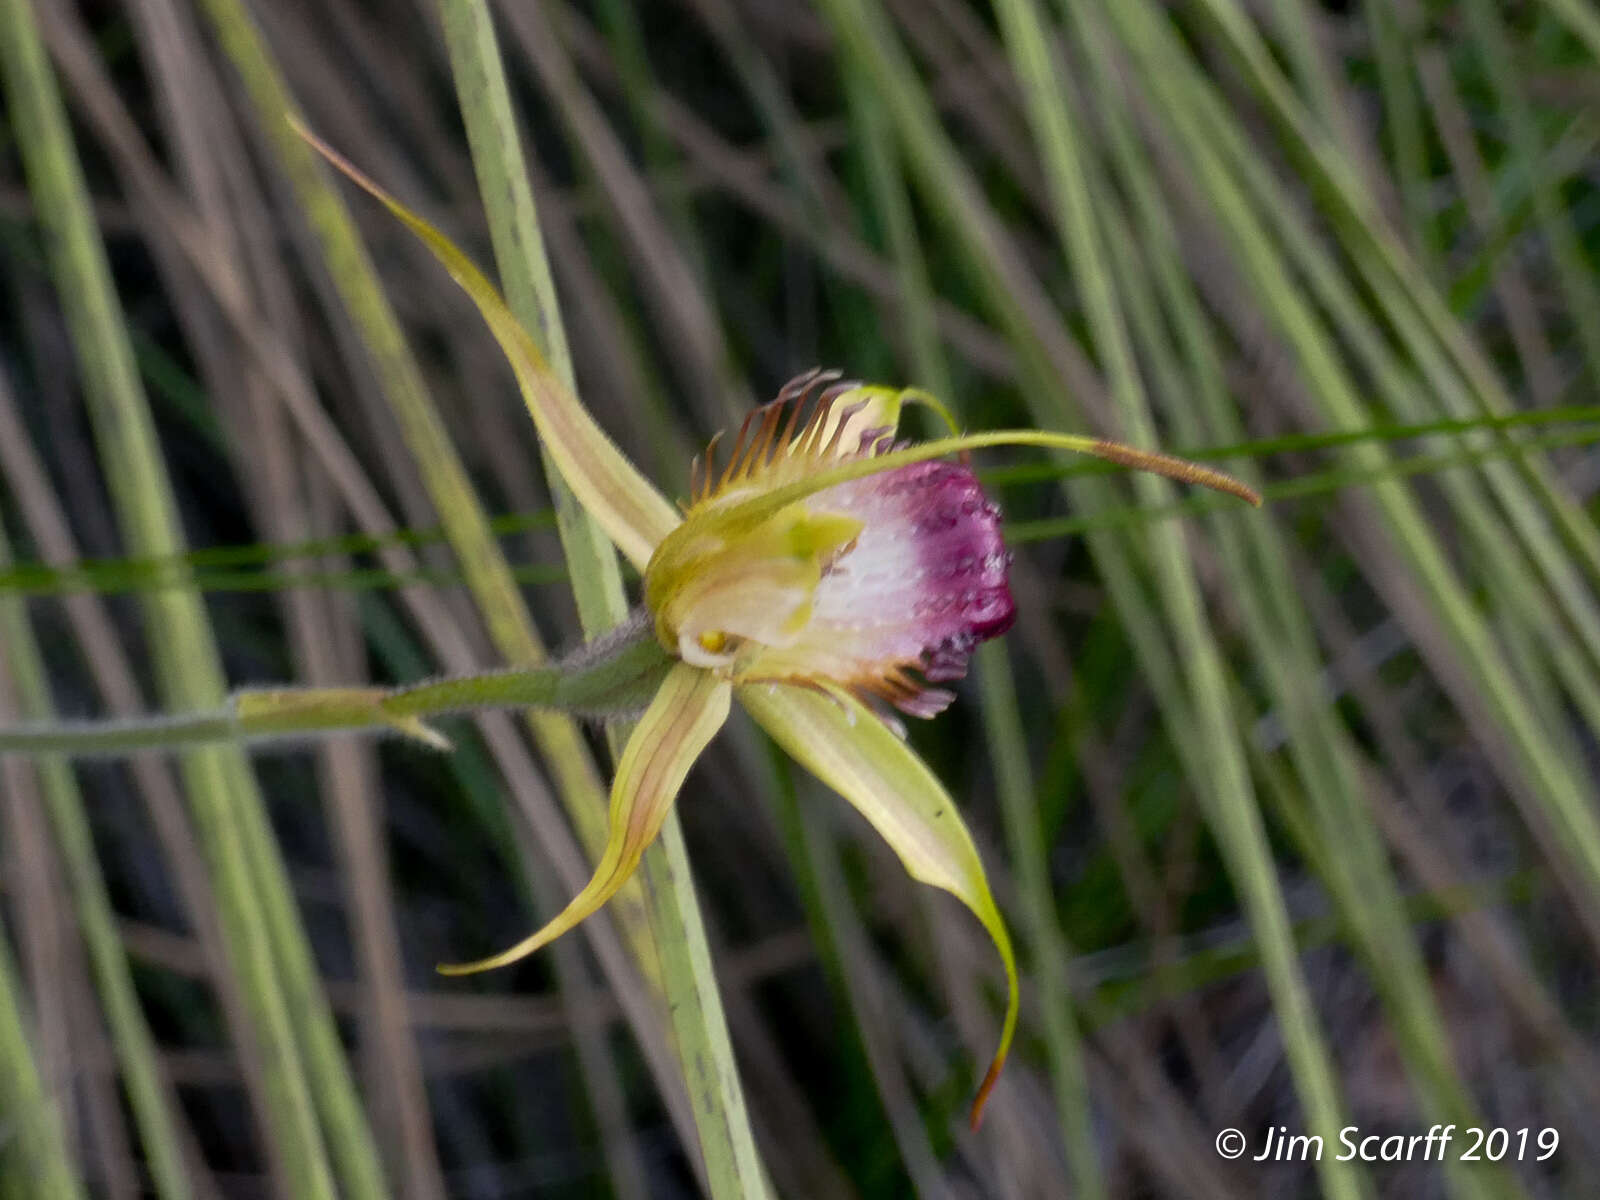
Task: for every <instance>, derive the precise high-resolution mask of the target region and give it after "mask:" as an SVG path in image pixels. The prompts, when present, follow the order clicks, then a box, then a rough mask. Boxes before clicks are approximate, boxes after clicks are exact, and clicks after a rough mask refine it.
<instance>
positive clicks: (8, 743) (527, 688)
mask: <svg viewBox="0 0 1600 1200" xmlns="http://www.w3.org/2000/svg"><path fill="white" fill-rule="evenodd" d="M671 665H672V659H671V658H669V657H668V655H667V653H666V651H664V650H663V649H662V648H661V644H660V643H659V642H658V641H657V640H656V638H655V635H654V633H653V632H652V629H651V623H650V620H649V618H648V615H647V614H645V613H644V612H643V611H642V610H641V611H639V612H636V613H634V614H633V615H631V616H630V617H629V618H628V620H626V621H624V622H623V623H622V624H621V625H619V626H618V627H617V628H616V629H614V630H612V631H611V632H610V633H607V634H606V635H604V636H603V637H599V638H596V639H595V640H594V641H592V642H588V643H586V644H585V645H583V646H581V647H579V648H578V649H577V650H575V651H573V652H572V653H571V654H569V655H568V656H567V657H565V658H563V659H561V660H560V661H559V662H555V663H551V664H548V665H545V666H539V667H530V668H521V669H514V670H503V671H490V672H485V673H482V674H475V675H456V676H449V677H445V678H439V679H428V680H424V681H422V682H421V683H414V684H407V685H405V686H404V687H398V688H378V687H351V688H241V689H240V690H238V691H236V692H234V693H233V694H232V695H230V696H229V697H228V702H227V705H226V707H224V708H222V709H219V710H217V711H214V712H203V713H179V714H175V715H171V716H155V717H139V718H134V719H131V720H125V721H67V722H60V723H50V724H27V725H15V726H12V727H10V728H0V754H64V755H67V756H69V757H74V758H95V757H108V756H116V755H123V754H131V753H136V752H139V751H143V750H170V749H173V748H178V747H188V746H195V745H201V744H205V743H215V742H227V741H245V742H262V741H275V740H283V739H294V740H300V739H306V738H313V737H319V736H326V735H330V734H335V733H355V732H362V731H367V732H372V733H400V734H404V735H406V736H408V737H412V738H415V739H416V740H418V741H422V742H426V743H427V744H428V745H431V746H434V747H436V748H439V749H449V746H450V743H449V742H448V741H447V740H446V739H445V738H444V737H442V736H441V735H440V734H439V733H437V732H436V731H435V730H433V729H432V728H430V727H429V726H428V725H426V724H424V720H425V719H426V718H429V717H437V716H444V715H446V714H449V713H464V712H481V711H484V710H488V709H497V708H550V709H559V710H561V711H563V712H568V713H574V714H577V715H580V716H588V717H594V718H597V719H606V718H614V717H624V716H635V715H637V714H638V713H639V712H641V711H642V710H643V709H644V707H645V706H646V705H647V704H648V703H649V701H650V697H651V696H653V695H654V694H655V692H656V689H657V688H658V687H659V686H660V684H661V681H662V679H663V678H665V675H666V672H667V670H668V668H669V667H670V666H671Z"/></svg>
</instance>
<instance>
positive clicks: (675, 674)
mask: <svg viewBox="0 0 1600 1200" xmlns="http://www.w3.org/2000/svg"><path fill="white" fill-rule="evenodd" d="M732 691H733V689H732V685H731V684H729V683H727V682H726V681H725V680H722V679H719V678H718V677H717V676H715V675H713V674H712V673H711V672H709V671H702V670H700V669H699V668H698V667H692V666H689V665H688V664H687V663H679V664H678V665H677V666H675V667H673V668H672V671H671V672H670V673H669V674H668V675H667V678H666V682H664V683H663V684H662V685H661V690H660V691H659V692H657V693H656V697H655V699H654V700H652V701H651V702H650V707H649V708H647V709H646V710H645V714H644V716H643V717H642V718H640V720H639V725H638V728H636V729H635V730H634V731H633V736H632V737H631V738H629V739H628V744H627V746H626V747H625V748H624V749H623V751H622V761H621V762H620V763H618V764H617V776H616V779H615V780H614V781H613V782H612V785H611V814H610V828H609V831H608V836H607V840H606V848H605V853H604V854H602V855H601V858H600V865H599V866H598V867H596V868H595V872H594V877H593V878H592V879H590V880H589V883H588V885H587V886H585V887H584V889H583V890H582V891H581V892H579V893H578V894H577V895H576V896H574V897H573V898H572V902H571V903H570V904H568V905H567V907H566V908H564V909H563V910H562V911H561V913H560V915H558V916H557V917H556V918H555V919H554V920H552V921H551V922H550V923H549V924H548V925H546V926H545V927H544V928H543V929H540V930H539V931H538V932H536V933H534V934H532V935H531V936H529V937H527V938H525V939H523V940H522V941H521V942H518V943H517V944H516V945H515V946H512V947H511V948H510V949H509V950H504V951H502V952H501V953H499V954H496V955H493V956H491V957H489V958H485V959H481V960H479V961H478V962H471V963H460V964H456V965H452V966H441V967H440V968H439V970H440V972H441V973H443V974H445V975H467V974H471V973H472V972H474V971H487V970H490V969H492V968H494V967H503V966H505V965H506V964H507V963H512V962H515V961H517V959H519V958H524V957H526V956H527V955H529V954H532V953H533V952H534V951H535V950H537V949H539V948H540V947H541V946H545V945H548V944H549V943H550V942H553V941H555V939H556V938H558V937H560V936H561V935H562V934H563V933H566V932H567V931H568V930H570V929H571V928H573V926H575V925H577V924H578V922H579V921H582V920H583V919H584V918H585V917H587V916H589V915H590V914H591V913H593V912H595V911H596V910H597V909H598V908H600V906H601V905H603V904H604V903H605V902H606V901H607V900H609V899H611V897H612V896H614V895H616V893H617V890H618V889H619V888H621V887H622V885H623V884H624V883H626V882H627V881H628V877H629V876H630V875H632V874H633V872H634V870H635V869H636V868H637V867H638V866H639V859H640V858H641V857H643V855H644V852H645V850H646V849H647V848H648V847H649V845H650V843H651V842H653V841H655V838H656V834H657V833H659V832H660V830H661V822H662V821H664V820H666V817H667V812H668V811H669V810H670V809H671V808H672V802H673V801H674V800H675V799H676V798H677V795H678V789H679V788H681V787H682V786H683V780H684V777H685V776H686V775H688V773H689V768H690V767H691V766H693V765H694V760H695V759H697V758H699V757H700V752H701V751H702V750H704V749H705V748H706V746H707V745H708V744H709V743H710V741H711V739H712V738H713V737H715V736H716V733H717V730H719V729H721V728H722V725H723V722H724V721H726V720H727V719H728V708H729V703H730V698H731V696H732Z"/></svg>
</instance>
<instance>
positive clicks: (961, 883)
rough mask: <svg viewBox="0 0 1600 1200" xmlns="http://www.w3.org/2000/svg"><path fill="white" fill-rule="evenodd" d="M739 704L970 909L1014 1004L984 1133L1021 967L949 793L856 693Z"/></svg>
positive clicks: (908, 864)
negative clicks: (993, 951) (991, 943)
mask: <svg viewBox="0 0 1600 1200" xmlns="http://www.w3.org/2000/svg"><path fill="white" fill-rule="evenodd" d="M739 703H740V704H742V705H744V707H745V708H746V709H747V710H748V711H749V713H750V715H751V716H753V717H754V718H755V719H756V721H757V722H759V723H760V725H761V727H762V728H763V729H765V730H766V731H767V732H768V733H769V734H771V735H772V738H773V740H774V741H776V742H777V743H778V744H779V745H780V746H782V747H783V748H784V749H785V750H786V751H788V752H789V753H790V754H791V755H792V756H793V757H794V758H795V759H797V760H798V761H799V762H800V763H802V764H803V765H804V766H805V767H806V769H807V770H809V771H810V772H811V773H812V774H813V775H815V776H816V777H817V778H818V779H820V780H822V782H824V783H826V784H827V785H828V786H829V787H831V788H833V789H834V790H835V791H836V792H838V793H839V794H840V795H841V796H843V797H844V798H845V799H846V800H848V801H849V802H850V803H851V804H853V805H854V806H855V807H856V810H857V811H858V812H860V813H861V815H862V816H864V817H865V818H866V819H867V820H868V821H869V822H870V823H871V824H872V826H873V828H875V829H876V830H877V831H878V832H879V833H880V834H882V835H883V838H884V840H885V841H887V842H888V843H889V845H890V846H891V847H892V848H893V849H894V852H895V853H896V854H898V855H899V856H900V861H901V862H902V863H903V864H904V865H905V868H906V871H907V872H909V873H910V875H911V877H912V878H913V879H917V880H920V881H921V882H923V883H927V884H932V885H933V886H934V887H937V888H943V889H944V890H945V891H947V892H949V893H951V894H952V895H953V896H955V897H956V899H958V900H960V901H961V902H962V903H963V904H965V905H966V906H967V907H968V908H969V909H971V910H972V913H973V915H974V916H976V917H977V918H978V920H979V922H981V923H982V925H983V927H984V929H985V930H987V931H988V933H989V936H990V937H991V938H993V939H994V944H995V949H996V950H998V951H999V952H1000V960H1001V962H1002V963H1003V964H1004V966H1005V970H1006V985H1007V988H1008V996H1007V1001H1006V1014H1005V1018H1004V1020H1003V1021H1002V1022H1001V1025H1000V1046H999V1048H998V1049H997V1050H996V1051H995V1054H994V1058H993V1060H992V1061H991V1062H990V1064H989V1069H988V1071H987V1072H986V1073H985V1075H984V1080H983V1084H982V1085H981V1086H980V1087H979V1089H978V1094H977V1096H976V1098H975V1099H974V1100H973V1102H972V1113H971V1122H972V1126H973V1128H977V1126H978V1124H979V1122H981V1121H982V1119H983V1107H984V1104H985V1102H986V1101H987V1100H988V1098H989V1093H990V1092H991V1091H992V1090H993V1089H994V1085H995V1082H996V1081H997V1080H998V1079H999V1078H1000V1070H1001V1068H1002V1067H1003V1066H1004V1065H1005V1061H1006V1055H1007V1053H1009V1051H1010V1049H1011V1038H1012V1035H1013V1034H1015V1033H1016V1028H1017V1007H1018V991H1017V962H1016V956H1015V954H1014V953H1013V952H1012V949H1011V937H1010V935H1009V934H1008V933H1007V932H1006V926H1005V922H1004V920H1002V919H1001V916H1000V910H999V908H998V907H997V906H996V905H995V902H994V897H993V896H992V895H991V894H990V892H989V882H988V880H987V878H985V876H984V873H983V863H982V862H981V861H980V860H979V858H978V851H977V848H976V847H975V846H974V845H973V844H972V836H971V835H970V834H969V833H968V832H967V827H966V825H965V824H964V823H963V822H962V820H961V814H960V813H959V812H958V811H957V810H956V806H955V802H954V801H953V800H952V799H951V798H950V793H948V792H947V791H945V790H944V786H943V785H942V784H941V783H940V782H939V780H938V778H937V777H935V775H934V774H933V772H932V771H931V770H929V769H928V767H927V765H926V764H925V763H924V762H923V761H922V760H921V759H920V758H918V757H917V756H916V754H915V753H913V752H912V750H911V749H910V748H909V747H908V746H907V745H906V744H905V743H904V742H902V741H901V740H900V739H899V738H898V737H897V736H895V734H894V732H893V731H892V730H891V729H890V728H889V727H888V726H887V725H885V724H884V723H883V722H882V721H881V720H879V719H878V718H877V716H876V715H874V714H873V712H872V711H871V710H870V709H868V708H867V707H866V706H865V705H863V704H862V703H861V702H860V701H859V700H857V699H856V698H855V697H854V696H852V695H850V694H849V693H848V692H844V691H837V690H830V691H829V692H827V693H826V694H824V693H821V692H817V691H814V690H811V689H809V688H802V687H796V686H792V685H788V684H766V683H758V684H745V685H742V686H741V687H740V688H739Z"/></svg>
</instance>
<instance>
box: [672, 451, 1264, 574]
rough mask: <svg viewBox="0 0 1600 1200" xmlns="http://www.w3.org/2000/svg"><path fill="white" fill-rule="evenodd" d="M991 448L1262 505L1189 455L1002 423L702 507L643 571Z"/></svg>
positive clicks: (675, 570) (1250, 491)
mask: <svg viewBox="0 0 1600 1200" xmlns="http://www.w3.org/2000/svg"><path fill="white" fill-rule="evenodd" d="M986 446H1038V447H1041V448H1043V449H1047V450H1068V451H1071V452H1073V453H1075V454H1086V455H1089V456H1090V457H1092V458H1098V459H1102V460H1104V461H1107V462H1113V463H1116V464H1117V465H1118V466H1124V467H1130V468H1133V469H1135V470H1140V471H1150V472H1152V473H1154V474H1157V475H1164V476H1166V477H1167V478H1168V479H1174V480H1177V481H1178V482H1180V483H1189V484H1195V485H1198V486H1200V487H1208V488H1212V489H1213V490H1215V491H1219V492H1226V493H1227V494H1228V495H1230V496H1237V497H1239V499H1241V500H1244V501H1245V502H1246V503H1248V504H1251V505H1254V506H1256V507H1260V505H1261V496H1260V493H1258V492H1257V491H1256V490H1255V489H1254V488H1252V487H1250V486H1249V485H1248V484H1245V483H1243V482H1241V481H1240V480H1238V479H1235V478H1234V477H1233V476H1232V475H1229V474H1227V473H1225V472H1223V471H1217V470H1214V469H1213V468H1211V467H1206V466H1202V465H1201V464H1199V463H1196V462H1190V461H1189V460H1188V459H1185V458H1175V457H1174V456H1172V455H1170V454H1161V453H1159V452H1158V451H1154V450H1140V449H1138V448H1136V447H1134V446H1128V445H1125V444H1123V443H1121V442H1112V441H1107V440H1106V439H1104V438H1097V437H1088V436H1085V435H1082V434H1070V433H1047V432H1044V431H1041V430H1037V429H996V430H991V431H988V432H985V433H968V434H963V435H961V436H960V437H948V438H938V439H936V440H935V441H931V442H920V443H918V444H916V445H914V446H907V447H904V448H902V449H898V450H891V451H889V452H887V453H884V454H877V455H868V456H863V457H859V458H846V459H843V460H841V461H839V462H837V463H835V464H834V465H832V466H821V467H819V468H818V469H816V470H813V471H809V472H807V473H806V474H804V475H803V476H801V477H800V478H796V479H792V480H789V481H787V482H782V483H777V484H775V485H774V486H772V487H770V488H766V489H764V490H759V491H747V492H744V493H742V494H740V495H739V496H737V497H729V498H727V499H725V500H723V501H721V502H713V503H706V504H702V505H698V506H696V507H695V508H694V509H692V510H691V511H690V513H689V516H688V518H687V519H686V520H685V521H684V522H683V523H682V524H681V525H680V526H678V528H677V529H675V530H674V531H673V532H672V533H671V534H670V535H668V536H667V538H666V539H665V540H664V541H663V542H662V543H661V544H660V546H658V547H657V548H656V553H655V556H654V557H653V558H652V559H651V561H650V564H649V566H648V567H647V569H646V572H645V580H646V587H647V591H648V589H649V586H650V584H651V581H652V580H654V579H661V578H663V577H665V578H669V579H670V578H672V577H674V576H675V575H676V574H679V573H681V570H682V564H683V562H684V561H685V560H686V558H692V557H693V555H694V554H695V553H696V552H697V551H699V550H701V549H703V547H704V546H705V545H706V544H707V540H708V539H709V538H729V537H735V536H738V535H740V534H742V533H745V532H748V531H749V530H752V529H756V528H758V527H760V526H761V524H762V522H764V521H767V520H769V519H770V518H771V517H773V516H775V515H776V514H777V513H779V512H781V511H782V510H784V509H785V508H787V507H788V506H789V505H791V504H794V503H796V502H798V501H801V500H804V499H806V498H807V497H809V496H814V495H816V494H817V493H818V492H823V491H826V490H827V489H829V488H831V487H836V486H837V485H839V484H841V483H849V482H850V481H851V480H855V479H865V478H866V477H868V476H870V475H878V474H881V473H882V472H885V471H892V470H895V469H896V468H898V467H905V466H910V465H911V464H913V463H919V462H927V461H929V460H930V459H935V458H944V457H946V456H947V455H952V454H964V453H965V452H967V451H969V450H981V449H983V448H984V447H986Z"/></svg>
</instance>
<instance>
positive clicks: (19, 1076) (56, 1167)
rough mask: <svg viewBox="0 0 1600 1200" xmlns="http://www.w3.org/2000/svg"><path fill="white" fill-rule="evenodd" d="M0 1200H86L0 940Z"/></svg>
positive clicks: (9, 959)
mask: <svg viewBox="0 0 1600 1200" xmlns="http://www.w3.org/2000/svg"><path fill="white" fill-rule="evenodd" d="M0 1112H3V1113H4V1114H5V1116H4V1118H3V1122H0V1196H6V1197H8V1198H9V1200H85V1197H86V1196H87V1195H88V1193H86V1192H85V1191H84V1189H83V1184H82V1183H81V1182H80V1181H79V1179H78V1174H77V1171H76V1170H75V1169H74V1167H73V1163H72V1156H71V1155H70V1154H69V1153H68V1152H67V1139H66V1134H65V1132H64V1131H63V1130H62V1128H61V1119H60V1111H59V1109H58V1107H57V1105H56V1101H55V1098H54V1097H52V1096H49V1095H47V1094H46V1093H45V1090H44V1082H43V1080H42V1079H41V1078H40V1076H39V1068H38V1065H37V1064H36V1063H35V1062H34V1060H33V1045H32V1042H31V1040H30V1035H29V1030H28V1020H27V1017H26V1016H25V1014H24V1010H23V1004H22V990H21V987H20V984H19V981H18V976H17V968H16V964H15V962H14V961H13V959H12V957H11V946H10V944H9V943H8V942H7V941H6V940H5V939H4V938H0Z"/></svg>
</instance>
